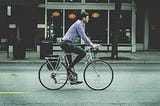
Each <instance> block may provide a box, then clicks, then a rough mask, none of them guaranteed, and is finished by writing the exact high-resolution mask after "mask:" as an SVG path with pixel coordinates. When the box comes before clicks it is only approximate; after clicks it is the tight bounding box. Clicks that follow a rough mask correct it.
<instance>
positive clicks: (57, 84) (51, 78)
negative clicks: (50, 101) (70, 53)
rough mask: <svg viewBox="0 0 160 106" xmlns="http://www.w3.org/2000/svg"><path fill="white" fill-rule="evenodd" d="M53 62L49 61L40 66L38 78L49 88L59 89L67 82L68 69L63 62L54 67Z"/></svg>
mask: <svg viewBox="0 0 160 106" xmlns="http://www.w3.org/2000/svg"><path fill="white" fill-rule="evenodd" d="M53 62H54V61H53ZM53 62H52V61H50V62H48V61H47V62H45V63H44V64H43V65H42V66H41V67H40V69H39V72H38V78H39V81H40V83H41V85H42V86H43V87H45V88H47V89H49V90H58V89H60V88H62V87H63V86H64V85H65V84H66V83H67V80H68V78H67V71H66V67H65V65H64V64H63V63H59V64H58V65H57V66H56V67H54V65H52V63H53Z"/></svg>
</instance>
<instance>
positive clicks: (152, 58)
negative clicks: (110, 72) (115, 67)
mask: <svg viewBox="0 0 160 106" xmlns="http://www.w3.org/2000/svg"><path fill="white" fill-rule="evenodd" d="M60 53H62V52H54V54H60ZM97 57H98V58H101V59H103V60H105V61H107V62H109V63H114V64H116V63H135V64H139V63H142V64H147V63H153V64H154V63H155V64H158V63H160V52H153V51H147V52H144V51H143V52H142V51H141V52H139V51H137V52H136V53H130V52H119V53H118V57H119V59H118V60H111V59H110V57H111V53H110V52H100V53H98V54H97ZM44 61H45V60H43V59H40V53H38V52H36V51H27V52H26V56H25V58H24V59H14V58H13V54H12V53H10V54H9V58H7V53H6V52H2V51H0V63H5V64H7V63H43V62H44Z"/></svg>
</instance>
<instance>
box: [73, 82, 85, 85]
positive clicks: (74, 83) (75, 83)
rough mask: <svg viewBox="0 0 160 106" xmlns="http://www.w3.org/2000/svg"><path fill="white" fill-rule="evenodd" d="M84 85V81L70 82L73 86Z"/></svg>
mask: <svg viewBox="0 0 160 106" xmlns="http://www.w3.org/2000/svg"><path fill="white" fill-rule="evenodd" d="M81 83H83V81H70V84H71V85H77V84H81Z"/></svg>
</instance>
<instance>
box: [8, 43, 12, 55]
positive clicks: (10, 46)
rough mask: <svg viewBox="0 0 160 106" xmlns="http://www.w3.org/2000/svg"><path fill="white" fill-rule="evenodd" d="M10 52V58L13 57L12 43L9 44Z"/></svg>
mask: <svg viewBox="0 0 160 106" xmlns="http://www.w3.org/2000/svg"><path fill="white" fill-rule="evenodd" d="M8 53H9V58H12V57H13V46H12V45H9V49H8Z"/></svg>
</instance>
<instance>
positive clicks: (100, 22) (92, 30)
mask: <svg viewBox="0 0 160 106" xmlns="http://www.w3.org/2000/svg"><path fill="white" fill-rule="evenodd" d="M86 12H88V13H89V14H90V20H89V23H88V24H87V25H86V33H87V35H88V36H89V37H90V39H91V40H92V41H93V42H95V43H107V24H108V22H107V20H108V19H107V11H106V10H86Z"/></svg>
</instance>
